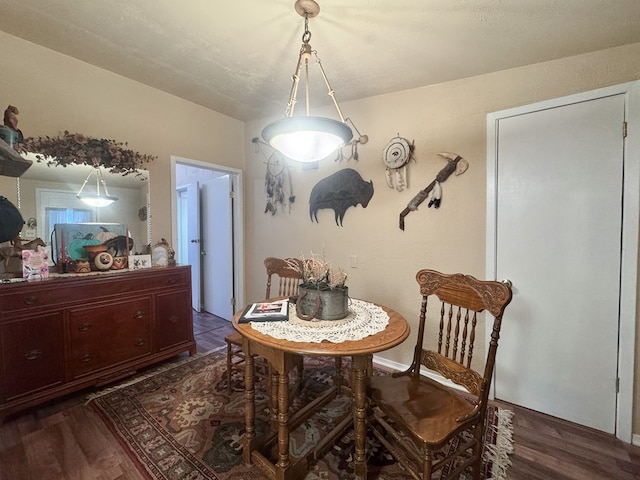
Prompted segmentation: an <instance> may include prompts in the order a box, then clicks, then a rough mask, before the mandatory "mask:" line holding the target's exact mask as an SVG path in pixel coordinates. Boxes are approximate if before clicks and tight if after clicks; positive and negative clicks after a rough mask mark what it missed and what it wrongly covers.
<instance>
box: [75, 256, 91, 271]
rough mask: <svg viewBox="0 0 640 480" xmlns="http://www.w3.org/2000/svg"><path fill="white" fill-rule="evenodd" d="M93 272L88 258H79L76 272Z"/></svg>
mask: <svg viewBox="0 0 640 480" xmlns="http://www.w3.org/2000/svg"><path fill="white" fill-rule="evenodd" d="M89 272H91V266H90V265H89V260H88V259H87V258H79V259H78V260H76V273H89Z"/></svg>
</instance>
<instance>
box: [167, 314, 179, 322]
mask: <svg viewBox="0 0 640 480" xmlns="http://www.w3.org/2000/svg"><path fill="white" fill-rule="evenodd" d="M178 320H180V318H179V317H178V316H177V315H171V316H170V317H169V323H176V322H177V321H178Z"/></svg>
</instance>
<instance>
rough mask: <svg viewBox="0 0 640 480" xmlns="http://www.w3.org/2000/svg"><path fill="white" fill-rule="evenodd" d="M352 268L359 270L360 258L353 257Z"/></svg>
mask: <svg viewBox="0 0 640 480" xmlns="http://www.w3.org/2000/svg"><path fill="white" fill-rule="evenodd" d="M351 268H358V256H357V255H351Z"/></svg>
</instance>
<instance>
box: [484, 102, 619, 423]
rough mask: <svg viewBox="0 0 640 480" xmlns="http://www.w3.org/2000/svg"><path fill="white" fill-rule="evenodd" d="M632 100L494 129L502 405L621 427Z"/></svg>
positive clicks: (533, 116) (576, 106)
mask: <svg viewBox="0 0 640 480" xmlns="http://www.w3.org/2000/svg"><path fill="white" fill-rule="evenodd" d="M624 120H625V96H624V95H612V96H608V97H602V98H597V99H592V100H589V101H582V102H578V103H572V104H568V105H564V106H558V107H555V108H546V109H541V110H534V111H530V112H528V113H523V114H519V115H514V116H510V117H505V118H501V119H499V120H498V121H497V122H496V125H497V129H496V145H497V165H496V172H497V174H496V175H497V176H496V178H497V182H496V193H495V195H496V205H495V207H496V208H495V215H496V219H495V244H496V249H495V272H496V278H498V279H503V278H509V279H510V280H511V281H512V282H513V286H514V298H513V301H512V303H511V305H510V306H509V307H508V308H507V310H508V314H507V315H506V316H505V322H504V323H503V329H502V332H501V339H500V347H499V349H498V355H497V361H496V372H495V396H496V398H499V399H503V400H506V401H509V402H512V403H515V404H518V405H522V406H525V407H528V408H531V409H534V410H537V411H541V412H544V413H547V414H550V415H553V416H556V417H560V418H564V419H567V420H570V421H573V422H576V423H579V424H582V425H587V426H590V427H593V428H596V429H598V430H602V431H605V432H609V433H613V432H615V427H616V400H617V393H616V383H617V377H618V373H617V372H618V365H617V359H618V331H619V330H618V329H619V323H618V322H619V308H620V281H621V280H620V279H621V239H622V236H621V232H622V205H623V166H624V148H623V147H624V139H623V135H622V126H623V123H624Z"/></svg>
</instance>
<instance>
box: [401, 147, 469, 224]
mask: <svg viewBox="0 0 640 480" xmlns="http://www.w3.org/2000/svg"><path fill="white" fill-rule="evenodd" d="M438 155H439V156H441V157H443V158H446V159H447V164H446V165H445V166H444V168H443V169H442V170H440V171H439V172H438V174H437V175H436V178H435V180H434V181H433V182H431V183H430V184H429V185H427V187H426V188H425V189H424V190H420V191H419V192H418V194H417V195H416V196H415V197H413V198H412V199H411V201H410V202H409V204H408V205H407V208H405V209H404V210H403V211H402V212H400V230H404V217H406V216H407V215H408V214H409V212H413V211H414V210H417V209H418V205H420V204H421V203H422V202H424V201H425V200H426V198H427V196H428V195H429V193H430V192H431V191H432V190H434V187H435V188H436V190H438V195H437V198H435V197H434V198H432V199H431V201H430V202H429V206H432V205H433V206H435V207H436V208H438V207H439V206H440V193H439V190H440V183H442V182H444V181H445V180H446V179H447V178H449V176H450V175H451V174H452V173H454V172H455V174H456V175H462V174H463V173H464V172H466V171H467V168H469V162H467V161H466V160H465V159H464V158H462V157H461V156H460V155H458V154H457V153H439V154H438Z"/></svg>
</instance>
